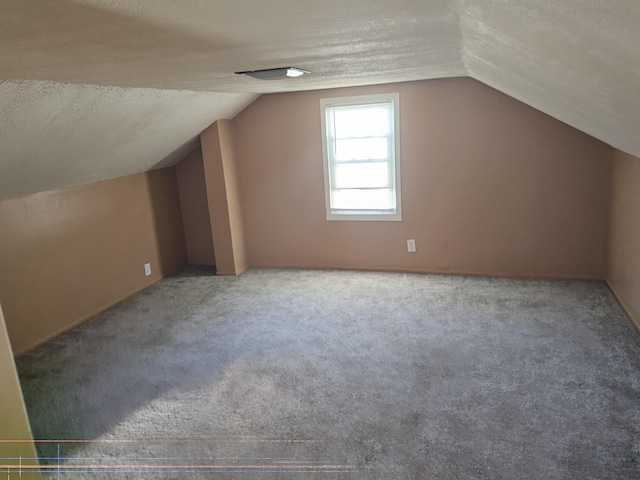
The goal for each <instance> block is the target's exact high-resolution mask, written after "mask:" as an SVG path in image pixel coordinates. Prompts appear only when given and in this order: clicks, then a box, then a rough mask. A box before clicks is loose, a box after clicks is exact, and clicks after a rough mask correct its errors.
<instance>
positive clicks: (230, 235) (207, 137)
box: [200, 120, 247, 275]
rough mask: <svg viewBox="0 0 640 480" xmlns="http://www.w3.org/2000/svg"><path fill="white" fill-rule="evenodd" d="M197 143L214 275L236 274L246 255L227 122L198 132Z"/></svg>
mask: <svg viewBox="0 0 640 480" xmlns="http://www.w3.org/2000/svg"><path fill="white" fill-rule="evenodd" d="M200 143H201V145H202V156H203V160H204V176H205V183H206V187H207V200H208V202H209V214H210V218H211V231H212V236H213V247H214V250H215V257H216V272H217V273H218V275H238V274H240V273H242V272H243V271H244V270H246V268H247V258H246V254H245V245H244V233H243V218H242V210H241V207H240V195H239V186H238V179H237V173H236V161H237V159H236V150H235V141H234V132H233V128H232V124H231V121H230V120H218V121H217V122H215V123H214V124H213V125H211V126H210V127H209V128H207V129H206V130H205V131H204V132H202V134H201V135H200Z"/></svg>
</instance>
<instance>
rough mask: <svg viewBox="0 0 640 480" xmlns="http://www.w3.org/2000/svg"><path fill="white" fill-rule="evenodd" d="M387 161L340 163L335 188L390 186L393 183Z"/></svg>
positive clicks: (337, 166) (336, 170)
mask: <svg viewBox="0 0 640 480" xmlns="http://www.w3.org/2000/svg"><path fill="white" fill-rule="evenodd" d="M389 173H390V172H389V164H388V163H387V162H375V163H368V162H367V163H339V164H337V165H336V166H335V173H334V175H335V178H334V181H333V186H334V188H336V189H338V188H372V187H379V188H380V187H383V188H388V187H389V186H390V185H391V182H390V178H389V177H390V175H389Z"/></svg>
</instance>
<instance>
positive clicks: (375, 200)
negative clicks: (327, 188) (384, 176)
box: [331, 188, 394, 210]
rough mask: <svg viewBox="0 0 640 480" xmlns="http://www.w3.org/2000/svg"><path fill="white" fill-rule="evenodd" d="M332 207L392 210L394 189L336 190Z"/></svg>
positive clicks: (333, 193)
mask: <svg viewBox="0 0 640 480" xmlns="http://www.w3.org/2000/svg"><path fill="white" fill-rule="evenodd" d="M331 193H332V194H331V207H332V208H335V209H340V210H392V209H393V208H394V204H393V190H392V189H391V188H381V189H377V190H355V189H354V190H334V191H332V192H331Z"/></svg>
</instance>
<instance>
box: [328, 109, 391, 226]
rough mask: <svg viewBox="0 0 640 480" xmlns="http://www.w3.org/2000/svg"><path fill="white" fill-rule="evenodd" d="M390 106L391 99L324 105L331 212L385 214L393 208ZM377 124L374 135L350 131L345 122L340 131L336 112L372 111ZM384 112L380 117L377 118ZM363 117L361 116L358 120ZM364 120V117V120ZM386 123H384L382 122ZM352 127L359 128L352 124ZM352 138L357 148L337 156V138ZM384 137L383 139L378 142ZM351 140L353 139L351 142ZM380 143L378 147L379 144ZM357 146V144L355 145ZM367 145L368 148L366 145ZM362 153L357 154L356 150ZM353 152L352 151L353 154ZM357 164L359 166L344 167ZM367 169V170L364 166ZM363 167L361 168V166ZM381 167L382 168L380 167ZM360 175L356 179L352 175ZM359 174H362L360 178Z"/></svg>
mask: <svg viewBox="0 0 640 480" xmlns="http://www.w3.org/2000/svg"><path fill="white" fill-rule="evenodd" d="M393 107H394V105H393V100H391V99H389V100H386V101H384V102H372V103H366V104H361V105H358V104H355V105H335V106H326V107H325V116H326V118H325V121H326V149H327V152H326V153H327V168H328V170H329V183H330V186H329V189H330V192H329V197H330V198H329V207H330V210H331V213H340V214H348V213H350V212H353V213H354V214H358V213H360V214H367V213H374V214H375V213H377V214H389V213H394V212H395V209H396V205H395V203H396V201H395V191H394V190H395V189H394V185H395V168H394V166H395V142H394V140H395V138H394V137H395V135H394V133H395V132H394V130H395V129H394V123H395V122H394V108H393ZM358 110H360V112H358ZM376 110H377V112H376V113H377V114H378V117H380V118H379V119H378V120H382V121H378V122H377V123H378V125H375V126H374V129H377V130H378V131H377V132H376V133H378V134H373V135H372V134H370V133H369V131H367V130H365V131H364V132H363V133H364V134H362V133H361V134H354V132H353V130H354V128H353V127H352V126H351V125H349V126H348V127H347V130H350V131H348V132H346V134H345V132H343V131H340V128H339V125H338V122H337V121H336V115H338V114H340V113H343V114H345V113H346V114H347V115H349V114H351V113H352V112H355V114H356V116H357V115H363V114H367V113H369V112H371V111H376ZM381 111H383V112H384V117H385V118H384V119H383V118H381V113H382V112H381ZM362 120H364V119H362ZM365 121H366V120H365ZM385 124H386V125H385ZM354 127H355V129H358V127H360V128H362V126H361V125H355V126H354ZM354 140H355V141H356V142H357V143H359V144H360V145H359V147H360V149H359V150H358V151H356V150H354V152H351V155H350V156H349V155H347V156H346V157H345V156H344V155H341V153H343V152H341V151H339V148H338V147H339V143H340V142H341V141H347V142H349V141H354ZM380 140H384V142H380ZM354 143H355V142H354ZM381 145H382V146H383V148H382V149H381V148H380V146H381ZM355 147H356V148H357V147H358V145H357V144H356V145H355ZM367 147H368V148H367ZM385 147H386V148H385ZM363 151H364V152H365V155H364V156H361V154H360V152H363ZM354 153H355V154H354ZM356 165H360V166H361V167H360V168H357V167H356V168H353V167H352V168H348V167H349V166H356ZM367 165H369V166H370V168H369V169H367V168H366V166H367ZM362 167H364V168H362ZM381 167H382V168H381ZM357 173H359V174H360V176H359V177H358V178H356V174H357ZM362 177H365V179H363V178H362Z"/></svg>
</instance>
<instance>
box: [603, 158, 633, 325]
mask: <svg viewBox="0 0 640 480" xmlns="http://www.w3.org/2000/svg"><path fill="white" fill-rule="evenodd" d="M613 172H614V173H613V201H612V206H611V227H610V242H609V272H608V276H607V280H608V282H609V285H610V286H611V288H612V290H613V291H614V293H615V294H616V296H617V297H618V300H620V303H622V305H623V306H624V308H625V309H626V311H627V313H628V314H629V316H630V317H631V318H632V319H633V320H634V322H635V323H636V326H637V327H638V328H639V329H640V158H636V157H632V156H631V155H627V154H626V153H623V152H620V151H618V150H616V151H615V155H614V171H613Z"/></svg>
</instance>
